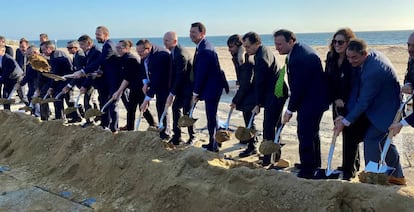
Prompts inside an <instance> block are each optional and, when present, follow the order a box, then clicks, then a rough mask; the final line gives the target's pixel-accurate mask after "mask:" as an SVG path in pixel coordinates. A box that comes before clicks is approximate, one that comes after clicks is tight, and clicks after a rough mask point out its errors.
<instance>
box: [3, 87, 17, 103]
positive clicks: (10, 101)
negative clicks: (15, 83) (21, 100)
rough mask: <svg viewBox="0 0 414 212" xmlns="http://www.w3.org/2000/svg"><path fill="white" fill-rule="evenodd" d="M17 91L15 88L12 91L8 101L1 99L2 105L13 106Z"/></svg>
mask: <svg viewBox="0 0 414 212" xmlns="http://www.w3.org/2000/svg"><path fill="white" fill-rule="evenodd" d="M15 91H16V89H15V88H13V89H12V90H11V91H10V94H9V96H8V97H7V99H5V98H0V104H3V105H9V104H13V103H14V99H12V97H13V95H14V92H15Z"/></svg>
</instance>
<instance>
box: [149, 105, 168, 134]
mask: <svg viewBox="0 0 414 212" xmlns="http://www.w3.org/2000/svg"><path fill="white" fill-rule="evenodd" d="M167 110H168V107H167V106H166V107H165V108H164V111H163V112H162V114H161V117H160V121H159V123H158V126H157V127H153V126H149V127H148V129H147V130H148V131H152V132H161V131H162V130H163V129H164V128H165V126H164V123H163V122H164V118H165V116H166V115H167Z"/></svg>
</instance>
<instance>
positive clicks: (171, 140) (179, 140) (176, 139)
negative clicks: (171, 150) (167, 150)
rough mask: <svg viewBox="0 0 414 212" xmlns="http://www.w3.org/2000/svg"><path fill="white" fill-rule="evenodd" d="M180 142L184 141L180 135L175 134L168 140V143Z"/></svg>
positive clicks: (176, 143) (177, 143) (178, 143)
mask: <svg viewBox="0 0 414 212" xmlns="http://www.w3.org/2000/svg"><path fill="white" fill-rule="evenodd" d="M181 142H184V141H183V140H182V139H181V138H180V137H175V136H173V137H172V138H171V139H170V140H169V141H168V143H170V144H174V145H176V146H177V145H180V143H181Z"/></svg>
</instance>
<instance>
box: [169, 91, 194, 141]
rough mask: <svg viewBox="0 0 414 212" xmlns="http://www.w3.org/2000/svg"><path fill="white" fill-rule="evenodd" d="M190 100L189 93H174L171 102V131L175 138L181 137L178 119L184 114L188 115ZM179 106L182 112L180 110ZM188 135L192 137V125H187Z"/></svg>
mask: <svg viewBox="0 0 414 212" xmlns="http://www.w3.org/2000/svg"><path fill="white" fill-rule="evenodd" d="M191 100H192V96H190V95H187V96H186V95H176V96H175V99H174V102H173V104H172V115H173V132H174V137H175V138H181V128H180V127H179V126H178V119H180V117H181V116H182V115H183V114H184V115H189V114H190V110H191ZM181 108H182V109H183V112H181ZM187 130H188V135H189V136H190V138H194V127H193V126H190V127H187Z"/></svg>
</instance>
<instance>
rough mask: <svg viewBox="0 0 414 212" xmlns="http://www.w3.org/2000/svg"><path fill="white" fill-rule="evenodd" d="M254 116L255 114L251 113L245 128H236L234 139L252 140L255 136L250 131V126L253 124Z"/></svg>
mask: <svg viewBox="0 0 414 212" xmlns="http://www.w3.org/2000/svg"><path fill="white" fill-rule="evenodd" d="M255 115H256V114H255V113H252V115H251V116H250V121H249V124H248V125H247V127H237V130H236V132H235V133H234V134H235V136H236V138H237V139H239V140H240V141H246V140H249V139H252V138H253V137H254V136H255V134H256V132H255V130H254V129H251V128H252V124H253V118H254V116H255Z"/></svg>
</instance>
